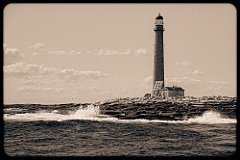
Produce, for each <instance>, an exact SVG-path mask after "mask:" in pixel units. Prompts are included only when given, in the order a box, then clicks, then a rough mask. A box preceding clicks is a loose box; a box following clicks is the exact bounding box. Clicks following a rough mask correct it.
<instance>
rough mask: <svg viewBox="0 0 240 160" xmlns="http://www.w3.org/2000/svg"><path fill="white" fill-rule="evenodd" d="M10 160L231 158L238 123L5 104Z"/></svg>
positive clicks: (209, 114) (212, 116)
mask: <svg viewBox="0 0 240 160" xmlns="http://www.w3.org/2000/svg"><path fill="white" fill-rule="evenodd" d="M3 118H4V151H5V153H6V154H7V155H8V156H48V157H49V156H221V157H222V156H223V157H225V156H231V155H233V154H234V153H235V152H236V123H237V121H236V119H234V118H226V117H223V116H222V115H221V114H220V113H218V112H216V111H206V112H204V113H203V114H202V115H201V116H196V117H194V118H190V119H187V120H147V119H129V120H128V119H118V118H115V117H111V116H109V115H102V114H100V110H99V108H98V107H96V106H93V105H88V106H86V105H85V106H83V105H80V104H79V105H52V106H51V105H50V106H43V105H33V104H32V105H31V104H27V105H5V106H4V116H3Z"/></svg>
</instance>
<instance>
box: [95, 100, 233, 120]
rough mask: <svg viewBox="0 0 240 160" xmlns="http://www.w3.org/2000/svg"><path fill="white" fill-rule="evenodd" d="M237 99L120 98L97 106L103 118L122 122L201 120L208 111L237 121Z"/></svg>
mask: <svg viewBox="0 0 240 160" xmlns="http://www.w3.org/2000/svg"><path fill="white" fill-rule="evenodd" d="M236 104H237V99H236V98H232V97H224V98H223V97H220V98H219V97H218V98H216V97H215V98H209V97H205V98H194V97H190V98H186V97H185V98H172V99H164V100H161V99H155V98H144V97H140V98H118V99H112V100H108V101H105V102H101V103H99V104H97V105H99V107H100V111H101V114H106V115H110V116H113V117H117V118H119V119H151V120H152V119H160V120H186V119H189V118H193V117H195V116H201V115H202V114H203V113H204V112H205V111H216V112H218V113H220V114H221V115H222V116H223V117H226V118H236Z"/></svg>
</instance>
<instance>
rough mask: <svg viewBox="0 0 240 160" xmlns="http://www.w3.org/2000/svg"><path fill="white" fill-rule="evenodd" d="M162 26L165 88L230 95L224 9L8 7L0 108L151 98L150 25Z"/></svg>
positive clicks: (228, 8)
mask: <svg viewBox="0 0 240 160" xmlns="http://www.w3.org/2000/svg"><path fill="white" fill-rule="evenodd" d="M159 13H161V15H162V16H163V21H164V28H165V31H164V38H163V39H164V40H163V41H164V67H165V68H164V71H165V86H173V85H175V86H179V87H182V88H183V89H184V90H185V96H196V97H200V96H204V95H207V96H211V95H221V96H236V73H237V72H236V68H237V66H236V65H237V63H236V46H237V45H236V42H237V41H236V33H237V32H236V30H237V27H236V22H237V21H236V14H237V12H236V8H235V7H234V6H233V5H231V4H227V3H224V4H221V3H219V4H167V3H164V4H161V3H151V4H147V3H142V4H141V3H140V4H124V3H122V4H120V3H117V4H114V3H110V4H108V3H104V4H98V3H95V4H88V3H84V4H81V3H76V4H50V3H48V4H44V3H42V4H14V3H12V4H9V5H7V6H6V7H5V9H4V23H3V26H4V28H3V29H4V32H3V33H4V41H3V42H4V44H3V48H4V55H3V57H4V66H3V71H4V72H3V74H4V75H3V83H4V90H3V92H4V94H3V98H4V99H3V100H4V104H16V103H41V104H58V103H87V102H97V101H103V100H107V99H112V98H120V97H122V98H124V97H142V96H144V94H145V93H151V92H152V84H153V82H152V81H153V80H152V75H153V55H154V43H155V42H154V41H155V33H154V30H153V29H154V21H155V18H156V17H157V16H158V14H159Z"/></svg>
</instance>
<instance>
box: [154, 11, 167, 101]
mask: <svg viewBox="0 0 240 160" xmlns="http://www.w3.org/2000/svg"><path fill="white" fill-rule="evenodd" d="M154 31H155V49H154V71H153V93H152V95H153V97H162V98H163V96H164V95H163V88H164V51H163V31H164V28H163V17H162V16H161V15H160V13H159V15H158V16H157V17H156V19H155V28H154Z"/></svg>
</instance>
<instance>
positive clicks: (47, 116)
mask: <svg viewBox="0 0 240 160" xmlns="http://www.w3.org/2000/svg"><path fill="white" fill-rule="evenodd" d="M4 120H5V121H66V120H91V121H100V122H115V123H159V122H161V123H185V124H190V123H199V124H222V123H236V122H237V120H236V119H230V118H224V117H222V116H221V114H220V113H218V112H215V111H206V112H204V113H203V114H202V115H201V116H198V117H194V118H190V119H188V120H179V121H176V120H147V119H134V120H132V119H131V120H127V119H118V118H115V117H111V116H108V115H102V114H100V109H99V108H98V107H96V106H93V105H89V106H88V107H85V108H82V107H80V108H79V109H78V110H77V111H76V112H74V113H70V114H67V115H63V114H59V113H58V111H57V110H54V111H52V112H50V113H47V112H36V113H24V114H13V115H10V114H4Z"/></svg>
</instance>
